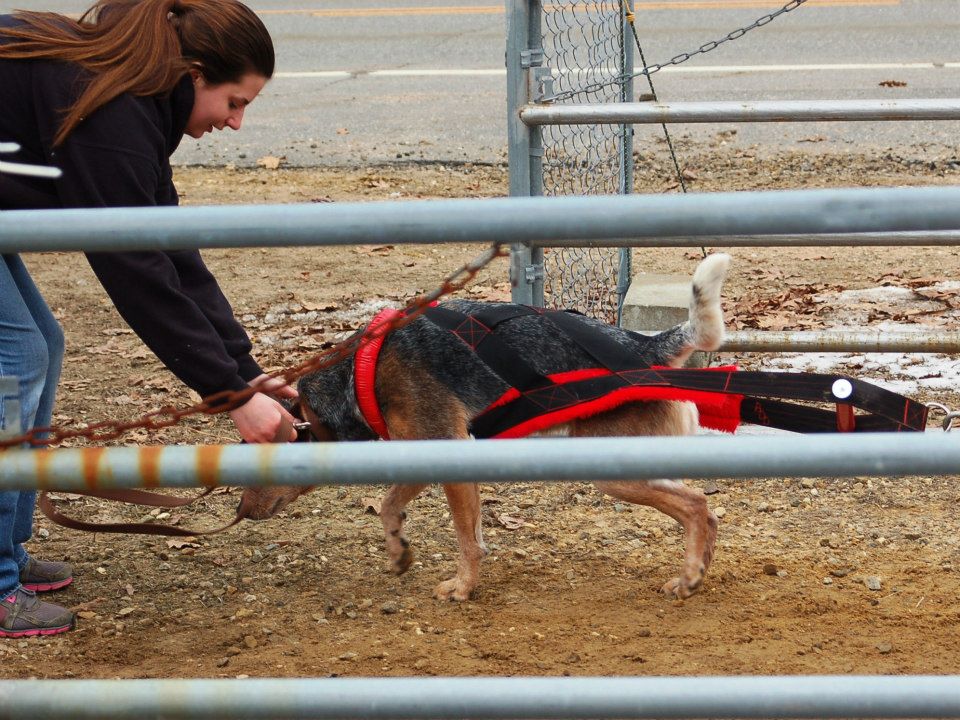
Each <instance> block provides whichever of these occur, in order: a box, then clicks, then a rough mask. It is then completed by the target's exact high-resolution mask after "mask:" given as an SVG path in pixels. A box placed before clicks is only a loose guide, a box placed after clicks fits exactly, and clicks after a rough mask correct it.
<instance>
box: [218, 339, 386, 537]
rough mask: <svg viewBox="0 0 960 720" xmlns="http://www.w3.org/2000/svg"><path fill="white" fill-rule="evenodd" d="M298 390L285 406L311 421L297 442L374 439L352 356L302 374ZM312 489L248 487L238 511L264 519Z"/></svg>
mask: <svg viewBox="0 0 960 720" xmlns="http://www.w3.org/2000/svg"><path fill="white" fill-rule="evenodd" d="M297 390H298V391H299V393H300V400H299V403H296V404H294V405H293V406H292V407H288V408H287V409H288V410H289V411H290V413H291V414H292V415H293V416H294V417H295V418H297V419H298V420H301V421H304V422H309V424H310V432H309V433H308V434H306V435H303V434H298V437H297V441H298V442H299V441H313V442H336V441H339V440H373V439H376V437H377V436H376V435H375V434H374V433H373V431H371V430H370V428H369V426H368V425H367V424H366V423H365V422H364V420H363V417H362V416H361V414H360V410H359V409H358V408H357V401H356V392H355V390H354V385H353V358H352V357H351V358H349V359H347V360H344V361H343V362H339V363H336V364H334V365H332V366H330V367H327V368H323V369H321V370H317V371H316V372H312V373H310V374H309V375H305V376H304V377H303V378H301V379H300V382H299V383H298V384H297ZM312 489H313V487H312V486H308V487H302V486H299V485H297V486H289V485H271V486H263V487H251V488H247V489H246V490H244V492H243V495H242V497H241V498H240V507H239V508H237V512H238V513H240V514H241V515H243V516H244V517H247V518H249V519H251V520H266V519H267V518H271V517H273V516H274V515H276V514H277V513H278V512H280V511H281V510H283V509H284V508H285V507H287V505H289V504H290V503H292V502H293V501H294V500H296V499H297V498H298V497H300V496H301V495H304V494H306V493H308V492H310V491H311V490H312Z"/></svg>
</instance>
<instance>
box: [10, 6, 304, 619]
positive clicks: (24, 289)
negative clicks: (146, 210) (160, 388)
mask: <svg viewBox="0 0 960 720" xmlns="http://www.w3.org/2000/svg"><path fill="white" fill-rule="evenodd" d="M273 67H274V53H273V44H272V42H271V40H270V36H269V34H268V33H267V30H266V28H265V27H264V26H263V23H262V22H261V21H260V20H259V18H257V16H256V15H255V14H254V13H253V12H252V11H251V10H250V9H249V8H247V7H246V6H245V5H243V4H242V3H240V2H237V1H236V0H101V1H100V2H98V3H97V4H96V5H94V6H93V7H92V8H90V10H88V11H87V12H86V13H85V14H84V15H83V16H82V17H81V18H80V20H79V21H77V20H72V19H70V18H68V17H66V16H63V15H57V14H54V13H38V12H21V13H17V14H14V15H9V16H0V140H3V141H5V142H15V143H17V144H19V145H20V148H21V149H20V151H19V152H18V153H17V154H16V155H12V156H6V158H5V159H10V160H12V161H15V162H23V163H31V164H37V165H52V166H56V167H58V168H60V169H61V170H62V171H63V175H62V177H61V178H60V179H59V180H55V181H51V180H41V179H36V178H24V177H16V176H12V175H2V174H0V210H12V209H37V208H78V207H109V206H113V207H130V206H150V205H176V204H177V191H176V188H175V187H174V185H173V180H172V171H171V168H170V160H169V158H170V155H171V154H172V153H173V152H174V150H176V148H177V145H178V144H179V143H180V140H181V138H182V137H183V135H185V134H186V135H189V136H191V137H194V138H200V137H201V136H203V135H204V134H206V133H208V132H212V131H213V130H214V129H217V130H222V129H224V128H228V127H229V128H231V129H232V130H239V129H240V125H241V122H242V121H243V114H244V110H245V108H246V106H247V105H249V104H250V103H251V102H252V101H253V100H254V98H256V96H257V95H258V94H259V92H260V90H261V89H262V88H263V86H264V85H265V84H266V82H267V81H268V80H269V79H270V77H271V76H272V74H273ZM87 259H88V260H89V262H90V265H91V266H92V267H93V270H94V273H95V274H96V276H97V278H98V279H99V280H100V282H101V284H102V285H103V286H104V288H105V289H106V291H107V293H108V294H109V296H110V298H111V299H112V300H113V303H114V304H115V305H116V307H117V310H118V311H119V312H120V314H121V315H122V316H123V318H124V319H125V320H126V321H127V323H129V324H130V326H131V327H132V328H133V329H134V331H136V333H137V334H138V335H139V336H140V337H141V338H142V339H143V341H144V342H145V343H146V344H147V346H148V347H150V349H151V350H153V352H154V353H156V355H157V356H158V357H159V358H160V360H161V361H163V363H164V364H165V365H166V366H167V367H168V368H169V369H170V370H171V371H172V372H173V373H174V374H176V375H177V377H179V378H180V379H181V380H182V381H183V382H184V383H186V384H187V385H188V386H190V387H191V388H193V389H194V390H196V391H197V392H198V393H199V394H200V395H201V396H208V395H211V394H214V393H218V392H222V391H225V390H240V389H243V388H245V387H247V386H248V385H252V384H255V383H257V382H258V381H261V380H262V379H263V378H264V373H263V371H262V370H261V369H260V366H259V365H258V364H257V363H256V361H255V360H254V359H253V358H252V357H251V355H250V351H251V343H250V340H249V338H248V337H247V334H246V333H245V332H244V330H243V328H242V327H241V326H240V325H239V323H238V322H237V321H236V319H235V318H234V315H233V311H232V309H231V307H230V305H229V303H228V302H227V300H226V298H225V297H224V296H223V293H222V292H221V291H220V288H219V287H218V285H217V282H216V280H215V279H214V277H213V276H212V275H211V274H210V272H209V271H208V270H207V268H206V267H205V265H204V264H203V261H202V260H201V258H200V254H199V253H198V252H196V251H175V252H102V253H89V254H88V255H87ZM62 357H63V334H62V332H61V330H60V328H59V326H58V325H57V322H56V320H54V318H53V316H52V315H51V313H50V310H49V308H48V307H47V305H46V303H45V302H44V301H43V298H42V297H41V295H40V293H39V292H38V291H37V289H36V287H35V286H34V284H33V282H32V281H31V279H30V276H29V274H28V273H27V270H26V268H25V267H24V265H23V263H22V262H21V261H20V259H19V257H17V256H16V255H5V256H3V261H2V262H0V376H3V375H7V376H16V377H18V378H19V379H20V398H19V399H20V403H21V411H22V418H21V429H22V430H23V431H26V430H27V429H29V428H32V427H46V426H48V425H49V424H50V420H51V415H52V410H53V402H54V395H55V391H56V385H57V381H58V378H59V374H60V363H61V359H62ZM271 395H272V396H274V397H271ZM295 396H296V391H294V390H293V388H291V387H289V386H286V385H284V384H282V383H271V384H270V385H269V395H268V394H265V393H263V392H258V393H255V394H254V395H253V396H252V397H251V398H250V400H249V401H247V402H246V403H244V404H243V405H241V406H240V407H235V408H233V409H232V410H230V411H229V412H230V417H231V419H232V420H233V421H234V423H235V425H236V427H237V430H238V431H239V433H240V435H241V436H242V437H243V438H244V440H246V441H247V442H268V441H270V440H272V439H273V438H274V437H275V435H276V433H277V432H278V429H279V428H280V427H281V424H282V421H283V420H287V421H290V420H292V418H291V417H290V415H289V414H288V413H287V412H286V411H285V410H284V409H283V408H282V407H281V405H280V404H279V403H278V402H277V400H276V399H275V398H276V397H287V398H289V397H295ZM291 439H292V438H291ZM33 506H34V493H33V492H0V637H4V636H6V637H11V636H13V637H20V636H28V635H39V634H54V633H59V632H64V631H66V630H69V629H70V628H71V627H73V622H74V620H73V615H72V613H70V612H69V611H67V610H66V609H64V608H62V607H60V606H58V605H55V604H53V603H49V602H43V601H40V600H39V599H38V598H37V597H36V594H35V593H36V592H43V591H46V590H53V589H58V588H61V587H64V586H65V585H67V584H69V583H70V581H71V580H72V572H71V569H70V567H69V566H68V565H66V564H65V563H53V562H41V561H39V560H35V559H34V558H31V557H30V556H29V555H28V554H27V553H26V552H25V550H24V549H23V545H22V544H23V542H24V541H26V540H27V539H28V538H29V537H30V534H31V527H32V518H33Z"/></svg>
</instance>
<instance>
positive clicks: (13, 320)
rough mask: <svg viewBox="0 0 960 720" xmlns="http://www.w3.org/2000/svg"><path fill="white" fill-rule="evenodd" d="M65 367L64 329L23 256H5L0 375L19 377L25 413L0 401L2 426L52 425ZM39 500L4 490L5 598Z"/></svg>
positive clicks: (1, 567) (1, 593)
mask: <svg viewBox="0 0 960 720" xmlns="http://www.w3.org/2000/svg"><path fill="white" fill-rule="evenodd" d="M62 363H63V330H61V329H60V325H59V324H58V323H57V321H56V319H55V318H54V317H53V313H51V312H50V308H48V307H47V303H46V302H45V301H44V299H43V296H42V295H41V294H40V291H39V290H37V286H36V285H34V283H33V280H32V279H31V278H30V274H29V273H28V272H27V268H26V267H25V266H24V264H23V261H22V260H20V257H19V256H17V255H0V377H7V376H15V377H17V378H18V379H19V381H20V392H19V399H20V413H21V417H20V418H19V420H20V423H19V425H16V424H15V423H16V418H7V417H4V416H3V412H4V411H3V403H2V402H0V427H4V428H6V430H7V431H14V432H17V433H18V434H19V433H24V432H27V431H28V430H29V429H30V428H32V427H46V426H48V425H49V424H50V421H51V418H52V416H53V401H54V397H55V396H56V392H57V383H58V381H59V380H60V366H61V365H62ZM35 502H36V492H34V491H33V490H6V491H3V490H0V599H2V598H5V597H7V596H9V595H10V593H12V592H14V591H16V590H17V588H18V587H19V586H20V570H21V568H23V566H24V565H25V564H26V562H27V553H26V551H25V550H24V549H23V543H24V542H26V541H27V540H29V539H30V535H31V534H32V532H33V507H34V504H35Z"/></svg>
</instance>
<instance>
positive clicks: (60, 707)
mask: <svg viewBox="0 0 960 720" xmlns="http://www.w3.org/2000/svg"><path fill="white" fill-rule="evenodd" d="M0 717H4V718H30V720H60V719H62V718H72V719H74V720H144V719H145V718H147V719H148V718H165V719H166V720H208V719H209V720H222V719H223V718H230V719H231V720H254V719H256V720H260V719H263V720H267V719H268V718H269V719H270V720H391V719H396V720H468V719H470V720H573V719H583V720H588V719H591V720H603V719H605V718H638V719H639V718H647V719H649V720H654V718H820V717H833V718H956V717H960V676H922V675H921V676H912V677H910V676H907V677H877V676H857V675H848V676H829V675H824V676H809V677H795V676H770V677H698V678H696V679H692V678H685V677H624V678H611V677H576V678H544V677H514V678H456V677H453V678H416V679H415V680H414V679H411V678H335V679H256V678H249V679H243V680H233V679H230V680H127V681H120V682H118V681H109V680H54V681H50V680H44V681H30V680H6V681H3V683H0Z"/></svg>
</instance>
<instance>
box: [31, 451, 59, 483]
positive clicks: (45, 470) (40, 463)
mask: <svg viewBox="0 0 960 720" xmlns="http://www.w3.org/2000/svg"><path fill="white" fill-rule="evenodd" d="M53 458H54V453H53V451H52V450H49V449H46V448H45V449H42V450H34V451H33V461H34V464H35V465H36V468H37V489H38V490H41V491H42V490H47V489H49V487H50V461H51V460H53Z"/></svg>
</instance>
